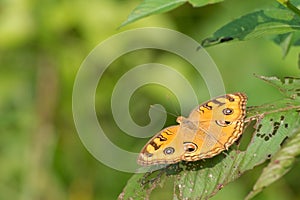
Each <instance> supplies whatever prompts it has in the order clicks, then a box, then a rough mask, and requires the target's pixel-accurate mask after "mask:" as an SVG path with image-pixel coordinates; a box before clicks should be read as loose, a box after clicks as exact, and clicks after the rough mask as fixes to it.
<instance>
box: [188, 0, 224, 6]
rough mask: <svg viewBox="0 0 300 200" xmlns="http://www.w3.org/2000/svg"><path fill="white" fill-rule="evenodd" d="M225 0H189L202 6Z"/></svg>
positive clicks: (195, 4)
mask: <svg viewBox="0 0 300 200" xmlns="http://www.w3.org/2000/svg"><path fill="white" fill-rule="evenodd" d="M221 1H224V0H189V2H190V3H191V4H192V5H193V6H194V7H201V6H205V5H208V4H214V3H219V2H221Z"/></svg>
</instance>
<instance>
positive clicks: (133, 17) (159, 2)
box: [121, 0, 187, 26]
mask: <svg viewBox="0 0 300 200" xmlns="http://www.w3.org/2000/svg"><path fill="white" fill-rule="evenodd" d="M186 1H187V0H144V1H143V2H142V3H141V4H139V5H138V6H137V7H136V8H135V9H134V10H133V11H132V13H131V14H130V15H129V16H128V18H127V20H126V21H125V22H123V23H122V24H121V26H125V25H127V24H129V23H132V22H134V21H137V20H139V19H141V18H144V17H147V16H149V15H154V14H159V13H163V12H167V11H169V10H172V9H175V8H177V7H178V6H180V5H182V4H184V3H185V2H186Z"/></svg>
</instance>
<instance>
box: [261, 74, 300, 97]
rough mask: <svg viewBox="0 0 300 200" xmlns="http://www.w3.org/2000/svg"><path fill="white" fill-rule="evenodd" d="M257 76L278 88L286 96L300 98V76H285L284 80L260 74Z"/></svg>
mask: <svg viewBox="0 0 300 200" xmlns="http://www.w3.org/2000/svg"><path fill="white" fill-rule="evenodd" d="M256 77H257V78H259V79H261V80H264V81H266V82H267V83H270V84H271V85H273V86H274V87H276V88H278V89H279V91H280V92H281V93H282V94H283V95H285V96H286V97H288V98H291V99H300V78H295V77H285V78H284V79H283V80H280V79H279V78H277V77H265V76H259V75H256Z"/></svg>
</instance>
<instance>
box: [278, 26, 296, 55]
mask: <svg viewBox="0 0 300 200" xmlns="http://www.w3.org/2000/svg"><path fill="white" fill-rule="evenodd" d="M273 41H274V42H275V43H276V44H278V45H279V46H280V47H281V49H282V54H283V57H285V56H286V55H287V54H288V52H289V50H290V48H291V47H292V46H300V32H299V31H295V32H291V33H286V34H281V35H277V36H275V37H274V39H273Z"/></svg>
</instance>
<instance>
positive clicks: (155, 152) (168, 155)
mask: <svg viewBox="0 0 300 200" xmlns="http://www.w3.org/2000/svg"><path fill="white" fill-rule="evenodd" d="M246 101H247V96H246V95H245V94H243V93H235V94H227V95H225V96H220V97H217V98H215V99H212V100H210V101H207V102H205V103H203V104H201V105H200V106H198V107H197V108H195V109H194V110H193V111H192V112H191V114H190V115H189V117H188V118H184V117H178V118H177V121H178V122H179V123H180V125H177V126H171V127H168V128H166V129H163V130H162V131H160V132H159V133H158V134H156V135H155V136H154V137H153V138H152V139H150V141H149V142H148V143H147V144H146V145H145V146H144V148H143V149H142V151H141V152H140V154H139V157H138V163H139V164H140V165H153V164H172V163H176V162H179V161H181V160H185V161H196V160H200V159H204V158H210V157H213V156H215V155H217V154H219V153H220V152H222V151H223V150H225V149H228V147H229V146H230V145H232V144H233V143H234V142H235V141H236V140H237V139H238V138H239V136H240V135H241V134H242V131H243V125H244V118H245V115H246V111H245V110H246Z"/></svg>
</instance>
